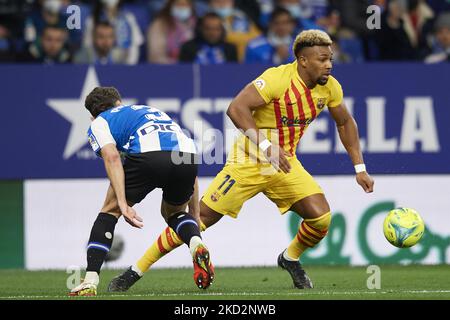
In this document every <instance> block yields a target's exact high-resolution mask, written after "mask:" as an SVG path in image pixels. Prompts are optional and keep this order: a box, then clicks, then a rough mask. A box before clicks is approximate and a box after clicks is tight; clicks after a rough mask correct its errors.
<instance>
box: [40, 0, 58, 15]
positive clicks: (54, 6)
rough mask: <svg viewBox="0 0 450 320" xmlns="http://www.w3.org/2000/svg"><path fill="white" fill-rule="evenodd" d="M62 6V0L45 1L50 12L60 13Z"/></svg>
mask: <svg viewBox="0 0 450 320" xmlns="http://www.w3.org/2000/svg"><path fill="white" fill-rule="evenodd" d="M61 7H62V3H61V0H46V1H45V2H44V10H45V11H47V12H50V13H58V12H59V10H60V9H61Z"/></svg>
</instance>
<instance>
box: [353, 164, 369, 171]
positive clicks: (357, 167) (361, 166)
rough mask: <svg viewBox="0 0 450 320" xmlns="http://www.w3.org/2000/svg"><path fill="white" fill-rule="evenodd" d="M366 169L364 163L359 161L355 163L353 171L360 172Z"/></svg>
mask: <svg viewBox="0 0 450 320" xmlns="http://www.w3.org/2000/svg"><path fill="white" fill-rule="evenodd" d="M364 171H366V165H365V164H364V163H360V164H357V165H355V172H356V173H360V172H364Z"/></svg>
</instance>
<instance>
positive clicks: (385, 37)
mask: <svg viewBox="0 0 450 320" xmlns="http://www.w3.org/2000/svg"><path fill="white" fill-rule="evenodd" d="M404 15H405V8H404V7H403V6H402V5H401V3H400V1H399V0H392V1H390V2H389V4H388V7H387V11H385V12H384V14H383V16H382V19H381V28H380V29H379V30H377V31H376V39H377V43H378V50H379V59H380V60H411V59H415V58H416V57H417V51H416V50H415V49H414V47H413V44H412V43H411V41H410V38H409V37H408V35H407V33H406V31H405V29H404V22H403V18H402V17H404Z"/></svg>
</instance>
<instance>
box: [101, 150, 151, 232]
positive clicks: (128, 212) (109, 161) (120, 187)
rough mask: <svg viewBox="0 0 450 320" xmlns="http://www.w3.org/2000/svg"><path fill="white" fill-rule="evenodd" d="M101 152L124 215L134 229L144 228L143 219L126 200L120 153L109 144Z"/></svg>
mask: <svg viewBox="0 0 450 320" xmlns="http://www.w3.org/2000/svg"><path fill="white" fill-rule="evenodd" d="M100 152H101V155H102V158H103V162H104V163H105V169H106V173H107V174H108V178H109V180H110V181H111V185H112V187H113V189H114V193H115V194H116V198H117V203H118V205H119V208H120V211H121V212H122V215H123V216H124V218H125V220H126V221H127V222H128V223H129V224H131V225H132V226H133V227H136V228H142V227H143V226H144V225H143V223H142V219H141V218H140V217H139V216H138V215H137V214H136V212H135V211H134V209H133V208H131V207H129V206H128V204H127V200H126V198H125V173H124V171H123V166H122V161H121V159H120V154H119V151H117V149H116V146H115V145H114V144H107V145H105V146H104V147H103V148H102V149H101V151H100Z"/></svg>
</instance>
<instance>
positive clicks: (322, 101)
mask: <svg viewBox="0 0 450 320" xmlns="http://www.w3.org/2000/svg"><path fill="white" fill-rule="evenodd" d="M324 107H325V98H319V99H317V108H319V109H320V110H322V109H323V108H324Z"/></svg>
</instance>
